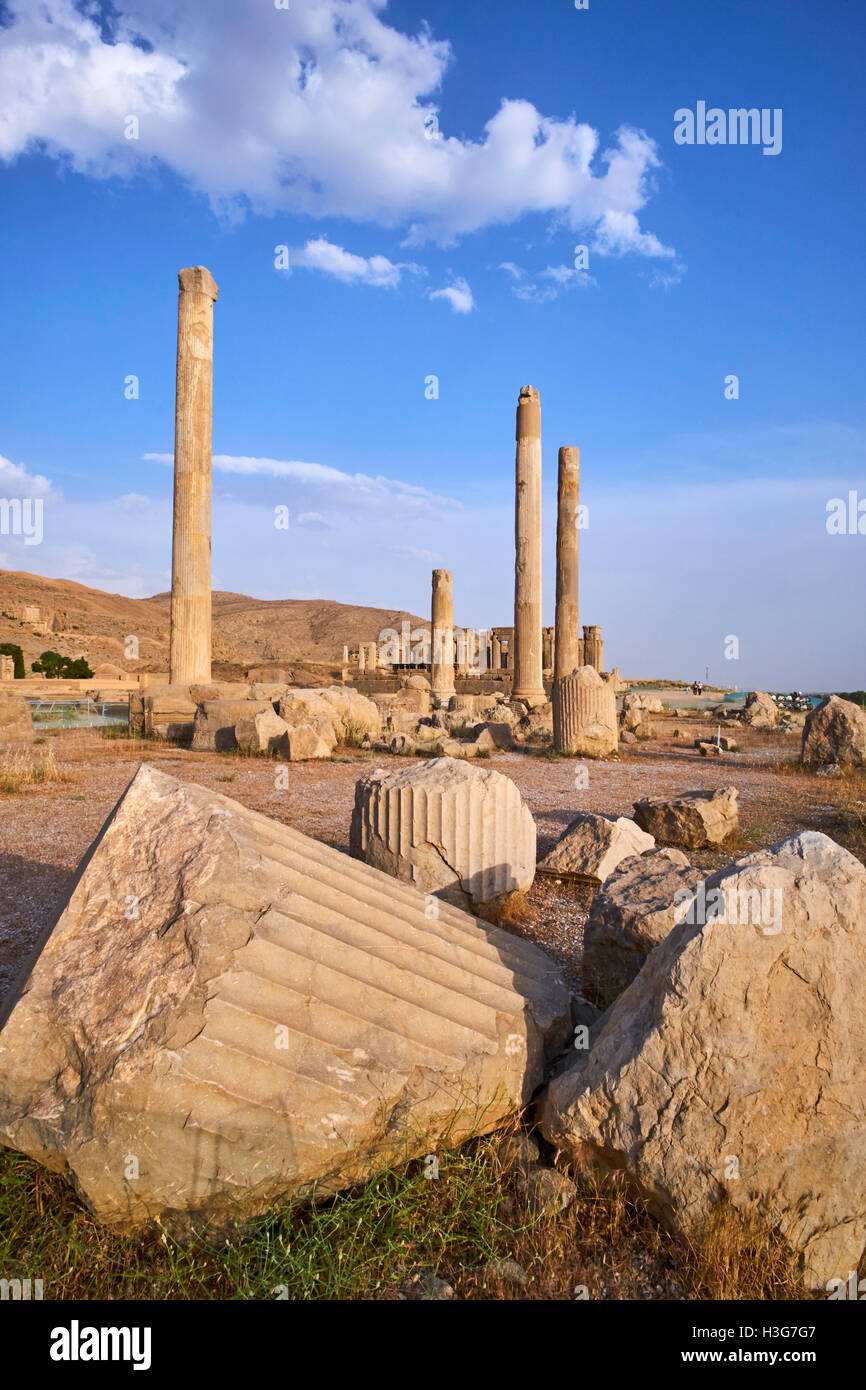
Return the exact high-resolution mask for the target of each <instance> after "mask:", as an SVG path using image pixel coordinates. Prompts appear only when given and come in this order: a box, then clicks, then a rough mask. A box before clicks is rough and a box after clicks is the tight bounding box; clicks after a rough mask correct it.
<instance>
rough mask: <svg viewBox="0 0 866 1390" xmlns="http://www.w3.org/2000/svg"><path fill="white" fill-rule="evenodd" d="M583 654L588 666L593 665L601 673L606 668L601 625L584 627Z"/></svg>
mask: <svg viewBox="0 0 866 1390" xmlns="http://www.w3.org/2000/svg"><path fill="white" fill-rule="evenodd" d="M583 655H584V662H585V664H586V665H587V666H592V667H594V669H595V670H596V671H598V672H599V674H601V672H602V671H603V670H604V656H603V655H602V640H601V628H600V627H586V626H584V629H583Z"/></svg>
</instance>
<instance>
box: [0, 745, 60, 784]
mask: <svg viewBox="0 0 866 1390" xmlns="http://www.w3.org/2000/svg"><path fill="white" fill-rule="evenodd" d="M74 780H75V774H74V773H73V772H70V771H69V770H68V769H67V768H61V767H58V765H57V761H56V759H55V757H54V749H53V748H49V749H48V750H47V751H46V752H45V753H42V754H41V755H40V756H39V757H36V758H34V757H32V756H31V755H30V754H29V753H26V752H23V751H22V752H18V753H6V754H5V755H4V756H3V757H2V758H0V792H6V793H7V794H8V795H14V793H15V792H20V791H23V790H24V788H25V787H35V786H39V785H40V784H41V783H43V782H74Z"/></svg>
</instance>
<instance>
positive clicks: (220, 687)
mask: <svg viewBox="0 0 866 1390" xmlns="http://www.w3.org/2000/svg"><path fill="white" fill-rule="evenodd" d="M253 694H254V692H253V689H252V687H251V686H250V685H248V684H247V682H246V681H206V682H200V683H199V684H197V685H195V684H194V685H191V686H190V688H189V698H190V699H191V700H192V701H193V703H194V704H196V705H202V704H204V702H205V700H250V699H252V698H253ZM262 698H264V697H262Z"/></svg>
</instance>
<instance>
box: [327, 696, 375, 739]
mask: <svg viewBox="0 0 866 1390" xmlns="http://www.w3.org/2000/svg"><path fill="white" fill-rule="evenodd" d="M321 696H322V699H323V700H325V701H326V702H327V703H328V704H329V705H330V706H331V714H330V719H331V722H332V723H333V725H334V729H335V730H336V733H337V738H338V740H339V742H340V743H349V744H358V743H360V742H361V740H362V739H363V738H364V736H365V735H366V734H370V735H374V734H378V733H379V731H380V729H381V727H382V721H381V718H380V717H379V711H378V709H377V708H376V705H375V704H374V703H373V701H372V700H368V699H367V696H366V695H361V694H359V692H358V691H357V690H354V689H353V688H352V687H351V686H341V685H329V686H327V688H326V689H324V690H323V691H321ZM334 715H336V718H334Z"/></svg>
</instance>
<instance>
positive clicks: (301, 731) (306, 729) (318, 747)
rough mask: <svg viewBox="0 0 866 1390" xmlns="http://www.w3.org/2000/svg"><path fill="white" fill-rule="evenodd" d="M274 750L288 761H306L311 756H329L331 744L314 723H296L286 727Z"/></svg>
mask: <svg viewBox="0 0 866 1390" xmlns="http://www.w3.org/2000/svg"><path fill="white" fill-rule="evenodd" d="M274 751H275V752H276V753H277V754H278V755H279V757H281V758H286V759H287V760H288V761H289V762H290V763H307V762H310V761H311V760H312V759H313V758H330V756H331V745H330V744H329V742H328V740H327V739H325V738H323V737H322V733H321V730H320V728H319V727H317V725H316V724H296V725H294V726H289V727H287V728H286V731H285V733H284V734H283V735H282V737H281V738H279V739H278V740H277V742H276V744H275V746H274Z"/></svg>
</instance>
